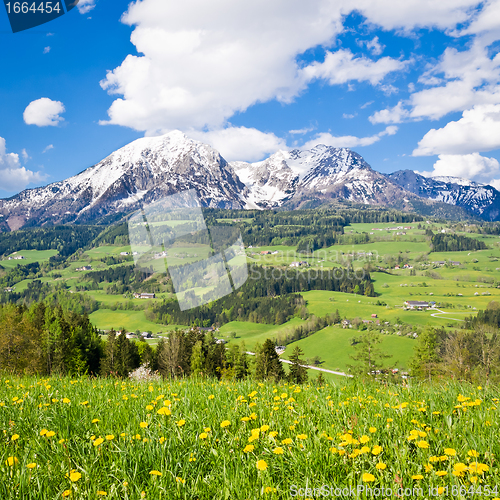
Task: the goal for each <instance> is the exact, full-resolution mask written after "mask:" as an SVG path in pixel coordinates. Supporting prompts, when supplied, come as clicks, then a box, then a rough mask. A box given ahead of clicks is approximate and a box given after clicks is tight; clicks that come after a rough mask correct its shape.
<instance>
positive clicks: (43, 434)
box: [40, 429, 48, 436]
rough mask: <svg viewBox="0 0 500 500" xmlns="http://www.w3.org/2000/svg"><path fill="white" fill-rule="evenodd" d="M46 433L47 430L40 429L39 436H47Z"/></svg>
mask: <svg viewBox="0 0 500 500" xmlns="http://www.w3.org/2000/svg"><path fill="white" fill-rule="evenodd" d="M47 432H48V431H47V429H42V430H41V431H40V436H45V434H47Z"/></svg>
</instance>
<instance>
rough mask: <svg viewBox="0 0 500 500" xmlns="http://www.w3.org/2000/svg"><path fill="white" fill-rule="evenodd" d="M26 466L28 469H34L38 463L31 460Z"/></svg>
mask: <svg viewBox="0 0 500 500" xmlns="http://www.w3.org/2000/svg"><path fill="white" fill-rule="evenodd" d="M26 467H28V469H34V468H35V467H36V463H35V462H31V463H29V464H28V465H27V466H26Z"/></svg>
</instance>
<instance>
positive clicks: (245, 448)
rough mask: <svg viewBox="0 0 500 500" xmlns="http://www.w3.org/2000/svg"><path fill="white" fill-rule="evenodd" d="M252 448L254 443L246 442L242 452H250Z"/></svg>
mask: <svg viewBox="0 0 500 500" xmlns="http://www.w3.org/2000/svg"><path fill="white" fill-rule="evenodd" d="M253 450H254V445H253V444H247V445H246V446H245V447H244V448H243V452H244V453H251V452H252V451H253Z"/></svg>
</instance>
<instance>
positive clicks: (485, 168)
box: [420, 153, 500, 185]
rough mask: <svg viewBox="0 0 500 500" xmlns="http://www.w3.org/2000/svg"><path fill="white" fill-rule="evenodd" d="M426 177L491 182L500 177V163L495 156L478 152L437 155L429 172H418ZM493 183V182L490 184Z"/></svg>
mask: <svg viewBox="0 0 500 500" xmlns="http://www.w3.org/2000/svg"><path fill="white" fill-rule="evenodd" d="M420 173H421V174H422V175H425V176H427V177H436V176H446V177H447V176H450V177H462V178H464V179H469V180H473V181H476V182H481V183H485V184H491V183H492V182H496V183H497V184H498V180H497V181H494V180H493V179H494V178H495V177H497V178H498V177H500V164H499V163H498V160H497V159H496V158H487V157H485V156H481V155H480V154H479V153H472V154H468V155H439V159H438V160H437V161H436V163H434V166H433V170H432V171H431V172H420ZM491 185H493V184H491Z"/></svg>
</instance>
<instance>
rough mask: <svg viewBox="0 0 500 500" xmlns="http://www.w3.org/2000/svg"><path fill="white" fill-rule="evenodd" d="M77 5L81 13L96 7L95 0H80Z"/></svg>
mask: <svg viewBox="0 0 500 500" xmlns="http://www.w3.org/2000/svg"><path fill="white" fill-rule="evenodd" d="M77 7H78V11H79V12H80V14H87V12H90V11H91V10H92V9H93V8H94V7H95V0H80V1H79V2H78V5H77Z"/></svg>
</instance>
